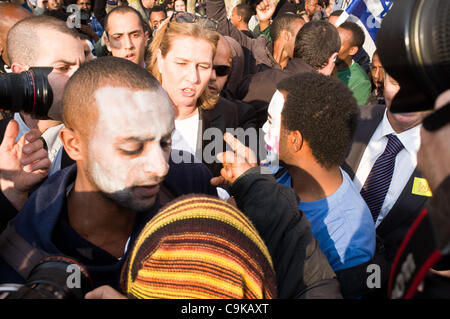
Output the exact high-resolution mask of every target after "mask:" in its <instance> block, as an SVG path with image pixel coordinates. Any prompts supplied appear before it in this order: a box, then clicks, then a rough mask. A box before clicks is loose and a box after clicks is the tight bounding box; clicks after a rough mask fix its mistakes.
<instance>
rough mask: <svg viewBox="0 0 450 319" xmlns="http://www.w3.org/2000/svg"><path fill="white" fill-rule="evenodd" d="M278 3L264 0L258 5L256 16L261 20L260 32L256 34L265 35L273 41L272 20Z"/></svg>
mask: <svg viewBox="0 0 450 319" xmlns="http://www.w3.org/2000/svg"><path fill="white" fill-rule="evenodd" d="M276 7H277V6H276V5H275V3H274V2H273V1H272V0H262V1H261V2H260V3H258V5H257V6H256V16H257V17H258V21H259V30H258V31H259V32H258V34H256V33H255V35H256V36H259V35H261V34H263V35H265V36H266V37H267V39H268V40H269V41H271V37H270V24H271V22H272V16H273V14H274V12H275V9H276Z"/></svg>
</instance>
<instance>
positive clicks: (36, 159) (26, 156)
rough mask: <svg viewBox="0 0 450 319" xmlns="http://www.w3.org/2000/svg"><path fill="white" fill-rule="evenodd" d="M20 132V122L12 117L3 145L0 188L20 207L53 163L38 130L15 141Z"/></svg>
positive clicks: (18, 208) (45, 175)
mask: <svg viewBox="0 0 450 319" xmlns="http://www.w3.org/2000/svg"><path fill="white" fill-rule="evenodd" d="M18 134H19V124H18V123H17V122H16V121H14V120H11V121H10V122H9V123H8V126H7V127H6V130H5V136H4V137H3V141H2V143H1V145H0V187H1V191H2V193H3V194H4V195H5V197H6V198H7V199H8V200H9V201H10V202H11V204H12V205H13V206H14V207H15V208H16V209H17V210H20V209H21V208H22V206H23V205H24V204H25V202H26V201H27V199H28V193H29V191H30V190H31V189H32V188H33V187H34V186H35V185H36V184H38V183H39V182H41V181H42V180H43V179H44V178H46V177H47V175H48V172H49V170H50V167H51V162H50V160H49V158H48V152H47V150H45V149H44V145H43V142H42V141H41V140H40V136H41V133H40V132H39V131H38V130H36V129H33V130H30V131H29V132H28V133H26V134H25V135H24V136H22V137H21V138H20V139H19V140H18V141H17V142H16V141H15V140H16V138H17V135H18Z"/></svg>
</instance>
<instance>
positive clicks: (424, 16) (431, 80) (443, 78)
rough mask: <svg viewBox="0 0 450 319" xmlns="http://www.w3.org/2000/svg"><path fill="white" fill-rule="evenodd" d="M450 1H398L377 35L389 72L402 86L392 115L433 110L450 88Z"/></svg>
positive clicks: (382, 58) (381, 55) (379, 47)
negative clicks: (439, 97) (438, 100)
mask: <svg viewBox="0 0 450 319" xmlns="http://www.w3.org/2000/svg"><path fill="white" fill-rule="evenodd" d="M449 15H450V1H448V0H426V1H425V0H396V1H395V2H394V3H393V6H392V9H391V10H390V11H389V13H388V14H387V15H386V17H385V18H384V19H383V22H382V24H381V29H380V31H379V32H378V36H377V47H378V53H379V56H380V59H381V63H382V64H383V66H384V68H385V69H386V72H387V73H388V74H389V75H391V76H392V77H393V78H394V79H395V80H396V81H397V82H398V83H399V84H400V92H399V93H398V94H397V95H396V97H395V98H394V100H393V101H392V106H391V111H392V112H415V111H423V110H430V109H433V105H434V100H435V99H436V97H437V96H438V95H439V94H440V93H442V92H443V91H445V90H446V89H448V88H450V20H449V19H448V16H449Z"/></svg>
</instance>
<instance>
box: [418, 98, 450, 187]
mask: <svg viewBox="0 0 450 319" xmlns="http://www.w3.org/2000/svg"><path fill="white" fill-rule="evenodd" d="M447 103H450V90H448V91H445V92H444V93H442V94H441V95H440V96H439V97H438V98H437V99H436V103H435V110H437V109H439V108H441V107H443V106H444V105H446V104H447ZM420 138H421V141H420V149H419V152H418V153H417V165H418V167H419V169H420V171H421V172H422V174H423V176H424V177H425V178H426V179H427V181H428V183H429V185H430V188H431V190H432V191H434V190H435V189H436V188H437V187H438V186H439V185H440V184H441V183H442V181H443V180H444V179H445V178H446V177H447V176H448V175H449V174H450V143H449V141H450V125H449V124H447V125H446V126H444V127H442V128H441V129H439V130H437V131H435V132H429V131H427V130H425V129H424V128H423V127H422V128H421V129H420Z"/></svg>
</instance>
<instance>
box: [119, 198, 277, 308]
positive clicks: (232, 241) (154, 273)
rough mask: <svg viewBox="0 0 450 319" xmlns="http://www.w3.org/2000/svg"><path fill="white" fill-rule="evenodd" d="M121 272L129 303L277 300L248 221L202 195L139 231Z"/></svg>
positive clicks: (263, 251)
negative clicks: (135, 300) (160, 299)
mask: <svg viewBox="0 0 450 319" xmlns="http://www.w3.org/2000/svg"><path fill="white" fill-rule="evenodd" d="M135 243H136V244H135V246H134V247H133V248H132V250H131V253H130V257H129V258H128V260H127V263H126V264H125V265H124V267H123V268H122V275H121V282H122V291H123V292H124V293H126V294H127V295H128V297H129V298H139V299H142V298H167V299H173V298H176V299H177V298H193V299H197V298H199V299H203V298H207V299H229V298H232V299H262V298H264V299H266V298H267V299H269V298H276V296H277V292H276V279H275V273H274V270H273V264H272V260H271V257H270V254H269V252H268V249H267V247H266V245H265V244H264V241H263V240H262V239H261V237H260V236H259V234H258V232H257V230H256V229H255V227H254V226H253V224H252V223H251V222H250V220H249V219H248V218H247V217H246V216H245V215H244V214H243V213H242V212H241V211H239V210H238V209H237V208H235V207H234V206H232V205H230V204H228V203H226V202H224V201H221V200H219V199H216V198H213V197H207V196H193V195H190V196H184V197H181V198H179V199H177V200H175V201H174V202H171V203H169V204H168V205H167V206H166V207H165V208H163V209H162V210H161V211H160V212H159V213H158V214H157V215H156V216H155V217H154V218H152V220H151V221H150V222H148V223H147V225H146V226H145V227H144V229H143V230H142V231H141V233H140V235H139V237H138V238H137V240H136V241H135Z"/></svg>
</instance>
